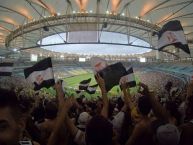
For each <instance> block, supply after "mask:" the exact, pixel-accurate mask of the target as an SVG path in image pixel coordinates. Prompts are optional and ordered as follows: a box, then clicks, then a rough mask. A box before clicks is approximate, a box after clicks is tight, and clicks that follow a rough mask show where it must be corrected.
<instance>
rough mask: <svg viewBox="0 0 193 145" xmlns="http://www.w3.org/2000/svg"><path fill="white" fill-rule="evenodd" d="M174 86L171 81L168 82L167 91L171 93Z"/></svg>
mask: <svg viewBox="0 0 193 145" xmlns="http://www.w3.org/2000/svg"><path fill="white" fill-rule="evenodd" d="M172 86H173V83H172V82H170V81H169V82H167V84H166V85H165V89H166V90H167V91H168V92H169V91H170V90H171V88H172Z"/></svg>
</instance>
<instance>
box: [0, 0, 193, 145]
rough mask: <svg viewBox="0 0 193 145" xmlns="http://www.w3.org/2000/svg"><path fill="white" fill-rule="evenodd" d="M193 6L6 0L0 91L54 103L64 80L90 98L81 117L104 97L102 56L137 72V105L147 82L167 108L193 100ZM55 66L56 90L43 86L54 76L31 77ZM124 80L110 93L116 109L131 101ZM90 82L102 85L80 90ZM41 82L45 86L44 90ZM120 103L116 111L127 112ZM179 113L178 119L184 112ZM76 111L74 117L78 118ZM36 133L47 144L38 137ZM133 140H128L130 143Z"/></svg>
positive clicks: (168, 1) (178, 0) (187, 2)
mask: <svg viewBox="0 0 193 145" xmlns="http://www.w3.org/2000/svg"><path fill="white" fill-rule="evenodd" d="M192 6H193V1H192V0H143V1H142V0H4V1H3V0H1V1H0V88H2V89H7V90H12V91H15V92H16V94H17V93H18V94H19V96H22V95H23V96H28V97H27V98H33V99H32V100H35V102H36V101H37V100H39V99H37V98H38V97H37V96H38V95H39V98H41V99H40V102H41V101H42V102H43V104H44V102H55V101H53V100H54V99H55V98H57V97H56V96H57V95H58V92H57V89H56V88H55V87H53V86H54V85H53V83H54V84H55V83H56V82H57V81H58V80H62V82H63V83H62V88H63V91H64V92H65V94H66V95H67V96H74V97H75V98H76V99H77V100H78V99H80V98H81V99H83V100H84V101H85V100H86V101H87V102H86V103H85V104H86V105H85V104H84V103H83V104H84V105H85V106H86V107H85V106H84V107H83V108H86V111H85V110H84V109H82V110H84V111H80V110H79V111H80V112H79V113H81V112H87V113H88V112H89V111H90V110H92V109H93V108H92V107H91V106H92V105H93V104H94V106H95V103H96V102H97V100H100V99H102V98H103V97H101V95H103V92H102V91H101V86H100V84H99V82H98V81H99V80H98V79H97V77H96V76H97V75H96V74H98V73H99V74H100V73H103V70H105V67H104V68H103V69H101V70H100V71H98V72H97V71H96V70H95V69H96V68H95V67H93V65H92V60H93V58H97V59H101V62H102V63H105V65H106V67H107V68H108V67H110V66H113V65H114V64H117V63H119V62H121V66H123V67H124V71H125V73H128V70H129V69H130V68H132V78H131V77H128V78H127V83H129V81H131V80H132V79H133V80H132V81H134V82H135V86H134V87H129V85H128V86H127V87H128V88H129V89H128V88H127V91H129V94H130V95H131V96H132V97H131V100H134V101H132V103H133V104H135V105H134V106H136V104H137V102H138V101H136V100H137V99H138V98H139V96H141V94H140V92H143V90H145V88H143V87H142V86H140V84H141V83H144V84H145V85H147V86H148V88H149V91H150V92H151V91H153V92H154V93H155V98H157V99H158V100H159V101H160V103H161V104H162V105H163V104H167V102H170V101H172V102H175V103H176V102H177V103H178V104H177V106H178V107H179V106H180V104H181V103H182V102H184V101H185V100H186V99H187V98H188V97H186V95H187V94H188V93H187V90H188V88H191V87H188V86H189V85H190V84H191V82H192V81H193V58H192V55H193V21H192V20H193V9H192ZM48 58H51V64H50V65H48V66H46V65H47V64H40V62H42V61H44V60H47V59H48ZM6 65H8V66H6ZM9 65H10V66H9ZM50 68H51V73H52V74H51V75H53V77H52V78H51V79H53V82H51V81H50V80H49V82H48V83H50V84H52V85H50V84H46V85H45V84H43V83H42V82H44V81H47V80H46V79H47V77H50V76H49V75H50V74H46V73H47V72H46V73H42V74H41V75H39V76H38V75H37V76H34V78H33V77H32V76H33V75H36V74H38V73H39V72H41V71H45V70H47V69H50ZM33 69H34V70H33ZM107 70H108V69H107ZM117 70H119V69H117ZM117 70H116V71H117ZM120 71H121V70H120ZM39 74H40V73H39ZM104 74H105V73H104ZM110 75H112V77H111V81H115V80H116V76H115V75H114V76H113V73H112V74H107V77H108V76H110ZM127 75H129V73H128V74H127ZM28 77H29V78H28ZM38 77H40V78H38ZM122 77H123V75H122ZM122 77H121V78H122ZM102 78H103V79H104V80H105V77H102ZM121 78H119V81H117V82H116V83H115V84H114V85H112V87H111V88H110V90H108V91H107V92H108V97H109V98H110V100H113V104H114V105H115V106H119V102H118V103H117V102H116V101H117V100H119V98H122V101H123V102H124V101H125V99H123V96H124V95H123V94H124V92H123V90H122V89H123V88H122V87H121ZM38 79H39V80H38ZM49 79H50V78H49ZM88 79H91V80H90V81H89V85H90V86H91V87H92V86H93V85H95V84H98V85H99V86H97V89H96V90H95V92H94V93H89V92H88V90H84V89H82V90H81V89H80V85H81V83H82V82H84V80H88ZM129 79H130V80H129ZM34 80H35V81H34ZM36 81H37V82H38V81H40V83H39V82H38V85H39V86H38V89H37V88H36V87H37V86H36V84H37V83H36ZM105 81H106V80H105ZM111 81H109V82H108V81H106V82H105V85H107V83H110V82H111ZM35 83H36V84H35ZM41 83H42V84H41ZM46 83H47V82H46ZM111 83H112V82H111ZM84 85H85V84H84ZM84 85H83V86H84ZM168 85H169V90H167V89H168ZM90 86H87V87H90ZM35 88H36V89H37V90H36V89H35ZM106 88H107V87H106ZM142 88H143V89H142ZM21 94H22V95H21ZM139 94H140V95H139ZM34 96H35V97H34ZM24 98H25V97H24ZM34 98H35V99H34ZM133 98H134V99H133ZM45 100H46V101H45ZM114 100H116V101H115V102H114ZM28 101H29V100H28ZM30 101H31V100H30ZM100 101H101V100H100ZM103 101H104V100H103ZM0 102H1V100H0ZM59 102H60V101H59ZM93 102H94V103H93ZM36 103H37V102H36ZM103 103H104V102H103ZM40 104H41V103H40ZM48 104H49V103H48ZM90 104H91V106H89V105H90ZM96 104H97V103H96ZM81 105H82V104H81ZM81 105H80V104H79V106H81ZM103 105H104V104H103ZM24 106H25V105H24ZM44 106H45V105H44ZM64 106H65V105H64ZM115 106H114V110H119V111H120V109H119V107H115ZM152 106H153V105H152ZM158 106H159V105H158ZM166 106H167V105H166ZM28 107H29V106H28ZM28 107H26V108H28ZM52 107H53V106H52ZM0 108H1V105H0ZM80 108H81V107H80ZM80 108H79V109H80ZM96 108H97V107H96ZM131 108H132V107H131ZM131 108H130V109H131ZM147 108H148V107H147ZM171 108H172V107H171ZM171 108H170V109H171ZM52 109H53V108H52ZM89 109H90V110H89ZM26 110H27V109H26ZM72 110H73V109H72ZM88 110H89V111H88ZM96 110H97V109H96ZM131 110H132V109H131ZM172 111H173V112H175V113H174V114H175V115H176V112H177V111H176V110H175V109H174V110H172ZM72 112H73V111H72ZM72 112H71V118H73V117H72V116H73V115H74V114H76V113H77V112H76V113H75V112H73V113H72ZM90 112H92V111H90ZM90 112H89V113H90ZM192 112H193V110H192ZM92 113H93V112H92ZM92 113H90V114H92ZM136 114H137V113H136ZM78 115H79V114H76V115H75V116H76V117H74V118H75V119H77V117H78ZM175 115H174V116H175ZM69 116H70V115H69ZM91 116H92V115H91ZM155 116H156V115H155ZM175 117H176V116H175ZM183 119H184V118H183ZM192 119H193V118H192ZM76 121H77V120H76ZM76 121H75V122H76ZM181 123H184V122H181ZM75 124H78V123H75ZM175 125H176V126H177V127H179V126H180V125H179V124H178V125H179V126H178V125H177V124H175ZM192 130H193V127H192ZM192 133H193V132H192ZM0 134H1V133H0ZM29 134H30V133H29ZM30 135H31V137H32V139H33V140H35V141H36V142H38V143H40V144H43V145H44V144H45V145H46V143H45V142H43V143H41V141H39V140H38V139H37V138H36V137H34V136H35V135H34V133H32V134H30ZM48 137H49V136H48ZM48 137H47V139H48ZM127 139H128V142H129V139H130V138H129V137H127ZM99 140H100V139H99ZM123 140H124V139H123ZM48 142H49V141H48ZM128 142H127V143H126V141H125V142H124V143H122V139H121V141H120V140H119V143H120V144H123V145H124V144H127V145H129V143H128ZM182 142H185V141H179V145H183V143H182ZM191 143H192V142H191ZM0 144H1V135H0ZM48 144H49V143H48ZM69 144H70V143H69ZM75 144H78V143H75ZM99 144H100V143H99ZM131 144H132V143H131ZM11 145H12V144H11ZM49 145H52V144H49ZM70 145H71V144H70ZM90 145H95V144H94V143H93V144H90ZM101 145H103V144H102V143H101ZM104 145H111V144H104ZM156 145H157V144H156ZM158 145H161V143H160V144H158ZM165 145H167V144H165ZM170 145H175V143H174V144H172V143H171V144H170ZM176 145H177V144H176ZM186 145H188V144H186ZM190 145H191V144H190Z"/></svg>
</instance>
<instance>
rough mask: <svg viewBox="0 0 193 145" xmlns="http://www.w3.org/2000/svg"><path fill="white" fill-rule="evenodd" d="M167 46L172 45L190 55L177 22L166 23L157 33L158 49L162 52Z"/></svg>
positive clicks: (181, 29) (180, 26)
mask: <svg viewBox="0 0 193 145" xmlns="http://www.w3.org/2000/svg"><path fill="white" fill-rule="evenodd" d="M169 45H174V46H175V47H177V48H180V49H182V50H183V51H184V52H186V53H188V54H190V49H189V47H188V43H187V41H186V38H185V35H184V31H183V28H182V25H181V23H180V21H178V20H174V21H170V22H168V23H166V24H165V25H164V26H163V27H162V29H161V30H160V31H159V33H158V49H159V50H162V49H163V48H164V47H166V46H169Z"/></svg>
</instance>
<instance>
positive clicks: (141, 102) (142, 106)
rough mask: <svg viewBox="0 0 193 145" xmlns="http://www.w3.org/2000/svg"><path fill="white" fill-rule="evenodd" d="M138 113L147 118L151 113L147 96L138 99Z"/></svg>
mask: <svg viewBox="0 0 193 145" xmlns="http://www.w3.org/2000/svg"><path fill="white" fill-rule="evenodd" d="M137 107H138V111H139V112H140V113H141V115H143V116H147V115H148V114H149V113H150V111H151V103H150V101H149V99H148V97H147V96H142V97H140V98H139V99H138V104H137Z"/></svg>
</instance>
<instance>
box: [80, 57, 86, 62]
mask: <svg viewBox="0 0 193 145" xmlns="http://www.w3.org/2000/svg"><path fill="white" fill-rule="evenodd" d="M78 61H79V62H85V61H86V58H81V57H80V58H79V60H78Z"/></svg>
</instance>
